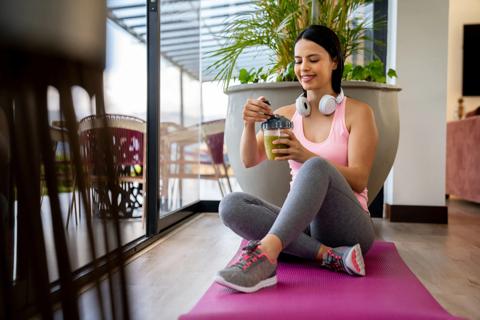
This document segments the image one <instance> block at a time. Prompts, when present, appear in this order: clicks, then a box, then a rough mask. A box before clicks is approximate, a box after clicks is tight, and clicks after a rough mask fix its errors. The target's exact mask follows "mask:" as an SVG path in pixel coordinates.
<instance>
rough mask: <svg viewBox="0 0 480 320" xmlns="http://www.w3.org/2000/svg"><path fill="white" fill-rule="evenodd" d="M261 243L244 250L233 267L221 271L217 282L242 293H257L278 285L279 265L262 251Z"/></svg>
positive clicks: (255, 243)
mask: <svg viewBox="0 0 480 320" xmlns="http://www.w3.org/2000/svg"><path fill="white" fill-rule="evenodd" d="M259 245H260V242H259V241H250V242H249V243H248V245H247V246H245V247H244V248H242V250H243V253H242V256H241V257H240V258H239V259H238V261H237V262H235V263H234V264H233V265H231V266H229V267H226V268H225V269H223V270H220V271H219V272H218V274H217V276H216V278H215V282H217V283H218V284H221V285H223V286H225V287H228V288H232V289H235V290H237V291H241V292H247V293H250V292H255V291H258V290H260V289H262V288H265V287H270V286H273V285H275V284H276V283H277V264H276V263H272V262H270V260H269V258H268V257H267V255H266V254H265V253H263V252H262V251H260V249H259V248H258V246H259Z"/></svg>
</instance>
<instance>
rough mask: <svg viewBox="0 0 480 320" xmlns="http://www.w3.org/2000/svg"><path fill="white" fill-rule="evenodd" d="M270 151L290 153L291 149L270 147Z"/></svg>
mask: <svg viewBox="0 0 480 320" xmlns="http://www.w3.org/2000/svg"><path fill="white" fill-rule="evenodd" d="M272 153H276V154H290V153H291V150H290V148H282V149H272Z"/></svg>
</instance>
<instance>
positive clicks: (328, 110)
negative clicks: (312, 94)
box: [295, 88, 345, 117]
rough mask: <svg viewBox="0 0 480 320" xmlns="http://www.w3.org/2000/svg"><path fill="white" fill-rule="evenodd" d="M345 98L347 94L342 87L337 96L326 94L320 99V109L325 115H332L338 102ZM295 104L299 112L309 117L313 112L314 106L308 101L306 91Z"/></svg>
mask: <svg viewBox="0 0 480 320" xmlns="http://www.w3.org/2000/svg"><path fill="white" fill-rule="evenodd" d="M344 98H345V96H344V94H343V89H341V88H340V93H339V94H338V96H337V97H334V96H331V95H329V94H326V95H324V96H323V97H322V99H320V102H319V104H318V110H319V111H320V112H321V113H323V114H325V115H330V114H332V113H333V112H335V109H336V108H337V104H340V103H342V101H343V99H344ZM295 105H296V107H297V112H298V113H300V114H301V115H302V116H304V117H308V116H309V115H310V113H311V112H312V108H311V107H310V104H309V103H308V100H307V92H306V91H304V92H303V93H302V94H301V95H300V96H299V97H298V98H297V100H296V101H295Z"/></svg>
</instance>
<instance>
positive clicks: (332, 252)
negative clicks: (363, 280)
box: [322, 244, 365, 276]
mask: <svg viewBox="0 0 480 320" xmlns="http://www.w3.org/2000/svg"><path fill="white" fill-rule="evenodd" d="M322 266H324V267H326V268H328V269H331V270H334V271H337V272H346V273H348V274H350V275H358V276H365V263H364V261H363V256H362V249H361V248H360V244H356V245H354V246H353V247H337V248H329V249H327V250H326V251H325V253H324V254H323V256H322Z"/></svg>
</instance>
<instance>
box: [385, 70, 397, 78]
mask: <svg viewBox="0 0 480 320" xmlns="http://www.w3.org/2000/svg"><path fill="white" fill-rule="evenodd" d="M387 76H388V77H389V78H398V76H397V72H396V71H395V70H393V69H388V72H387Z"/></svg>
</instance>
